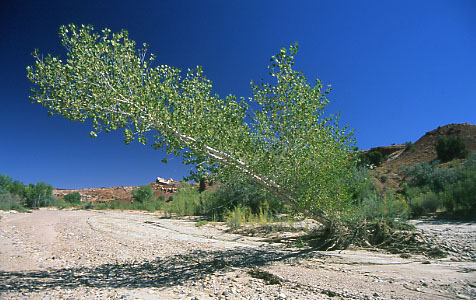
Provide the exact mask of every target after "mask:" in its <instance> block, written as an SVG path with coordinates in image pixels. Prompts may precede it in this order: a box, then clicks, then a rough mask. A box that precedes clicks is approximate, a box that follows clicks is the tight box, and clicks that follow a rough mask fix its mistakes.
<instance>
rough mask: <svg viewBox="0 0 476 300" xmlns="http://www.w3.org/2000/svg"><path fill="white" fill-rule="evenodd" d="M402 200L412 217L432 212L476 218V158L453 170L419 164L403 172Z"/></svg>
mask: <svg viewBox="0 0 476 300" xmlns="http://www.w3.org/2000/svg"><path fill="white" fill-rule="evenodd" d="M406 176H407V178H408V179H409V180H408V183H407V186H406V187H405V191H404V194H405V197H406V199H407V202H408V205H409V206H410V208H411V211H412V215H413V216H414V217H416V216H420V215H423V214H428V213H432V212H436V211H437V210H438V209H442V210H444V211H446V212H450V213H456V212H458V213H459V214H461V215H466V216H476V196H475V195H476V154H474V153H473V155H472V156H470V157H469V159H468V160H467V161H466V162H464V163H462V164H457V165H456V166H455V167H454V168H451V169H449V168H445V167H440V166H438V165H437V164H435V163H433V164H429V163H420V164H417V165H415V166H414V167H413V168H408V169H407V170H406Z"/></svg>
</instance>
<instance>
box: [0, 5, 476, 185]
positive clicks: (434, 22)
mask: <svg viewBox="0 0 476 300" xmlns="http://www.w3.org/2000/svg"><path fill="white" fill-rule="evenodd" d="M69 23H75V24H77V25H79V24H92V25H94V26H95V28H96V29H98V30H100V29H103V28H104V27H108V28H110V29H111V30H112V31H119V30H120V29H123V28H124V29H127V30H128V31H129V35H130V37H131V38H132V39H134V40H135V41H136V42H137V43H138V44H139V45H140V44H142V43H143V42H147V43H149V44H150V51H151V52H153V53H154V54H156V55H157V56H158V59H157V63H159V64H168V65H173V66H176V67H179V68H182V69H186V68H189V67H194V66H196V65H201V66H203V68H204V71H205V74H206V75H207V77H208V78H209V79H211V80H212V81H213V83H214V91H215V92H216V93H218V94H220V95H222V96H225V95H227V94H229V93H232V94H235V95H237V96H244V97H248V96H250V95H251V90H250V86H249V82H250V81H251V80H260V79H261V78H265V79H267V69H266V66H267V64H268V61H269V58H270V57H271V56H272V55H274V54H276V53H277V51H278V50H279V49H280V47H281V46H288V45H290V44H292V43H294V42H295V41H298V43H299V46H300V51H299V53H298V55H297V57H296V65H295V67H296V69H299V70H302V71H304V74H305V75H306V76H307V78H308V79H309V80H312V81H314V79H315V78H320V79H322V80H323V81H324V83H326V84H332V86H333V91H332V93H331V94H330V95H329V99H330V101H331V104H330V105H329V106H328V110H327V111H328V112H330V113H336V112H339V111H340V112H341V113H342V117H341V124H342V125H344V124H348V125H350V127H351V128H355V137H356V139H357V146H358V147H359V148H362V149H367V148H370V147H374V146H380V145H390V144H392V143H396V144H398V143H404V142H406V141H416V140H417V139H418V138H419V137H421V136H422V135H423V134H425V132H427V131H429V130H432V129H434V128H436V127H437V126H439V125H446V124H448V123H462V122H468V123H472V124H475V123H476V1H474V0H467V1H464V0H461V1H460V0H447V1H437V0H428V1H423V0H420V1H414V0H410V1H402V0H399V1H381V0H374V1H370V0H365V1H351V0H348V1H335V0H332V1H331V0H328V1H317V0H314V1H277V0H273V1H257V0H240V1H221V0H215V1H152V0H150V1H110V0H107V1H106V0H101V1H97V0H93V1H90V0H83V1H79V0H78V1H64V0H62V1H56V0H54V1H26V0H24V1H22V0H2V1H0V51H1V53H0V68H1V69H0V103H1V106H0V134H1V142H0V173H3V174H8V175H10V176H11V177H13V178H14V179H18V180H21V181H23V182H24V183H36V182H38V181H46V182H48V183H50V184H52V185H53V186H55V187H60V188H84V187H101V186H122V185H141V184H146V183H149V182H152V181H153V180H154V179H155V178H156V177H157V176H161V177H167V178H169V177H172V178H174V179H181V178H182V176H183V175H187V174H188V170H189V167H188V166H183V165H181V159H180V158H174V159H172V160H170V163H169V164H163V163H161V162H160V161H161V159H162V158H163V157H164V154H163V153H162V152H160V151H155V150H153V149H152V148H151V147H150V146H143V145H141V144H139V143H137V142H135V143H133V144H131V145H130V146H126V145H124V143H123V140H122V134H120V133H112V134H102V135H100V136H99V138H97V139H92V138H90V137H89V135H88V132H89V131H90V130H91V128H90V127H88V126H86V125H85V124H80V123H72V122H69V121H67V120H65V119H63V118H61V117H57V116H56V117H47V115H46V109H45V108H44V107H42V106H40V105H38V104H32V103H30V102H29V100H28V95H29V88H30V87H31V85H30V83H29V82H28V80H27V79H26V71H25V68H26V66H27V65H31V64H33V58H32V57H31V56H30V53H31V52H32V51H33V49H34V48H38V49H40V52H41V53H44V54H47V53H52V54H53V55H55V56H56V55H64V54H65V53H64V50H63V48H62V47H61V44H60V40H59V38H58V35H57V33H58V29H59V26H60V25H63V24H69Z"/></svg>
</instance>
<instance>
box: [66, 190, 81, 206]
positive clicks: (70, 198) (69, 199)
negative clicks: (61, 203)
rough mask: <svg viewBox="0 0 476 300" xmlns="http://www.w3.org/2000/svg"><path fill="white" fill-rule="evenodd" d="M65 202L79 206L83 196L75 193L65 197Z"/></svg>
mask: <svg viewBox="0 0 476 300" xmlns="http://www.w3.org/2000/svg"><path fill="white" fill-rule="evenodd" d="M64 200H65V201H66V202H69V203H71V204H79V203H80V202H81V194H80V193H78V192H74V193H71V194H68V195H66V196H64Z"/></svg>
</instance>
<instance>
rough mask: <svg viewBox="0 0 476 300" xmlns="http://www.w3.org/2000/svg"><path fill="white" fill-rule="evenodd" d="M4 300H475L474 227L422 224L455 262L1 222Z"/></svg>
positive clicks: (121, 227) (68, 223) (93, 217)
mask: <svg viewBox="0 0 476 300" xmlns="http://www.w3.org/2000/svg"><path fill="white" fill-rule="evenodd" d="M0 216H1V217H2V218H1V219H0V299H71V300H72V299H476V224H475V223H454V222H434V221H433V222H432V221H426V222H425V221H414V223H415V224H416V225H417V227H418V228H419V230H422V232H423V234H424V236H425V237H426V238H431V239H435V240H438V241H439V243H440V244H442V245H443V248H444V249H446V250H447V251H449V253H450V255H449V256H448V257H447V258H443V259H431V258H428V257H424V256H418V255H412V256H410V257H409V258H402V257H400V256H399V255H393V254H388V253H384V252H383V251H364V250H346V251H331V252H319V251H312V250H310V249H306V248H286V247H284V246H283V245H280V244H274V245H273V244H271V245H270V244H267V243H264V242H263V241H261V240H260V238H257V237H244V236H240V235H236V234H229V233H225V232H224V231H223V230H220V228H219V226H213V225H210V224H208V225H204V226H201V227H196V226H195V222H194V221H193V220H177V219H168V218H164V217H163V216H161V215H158V214H152V213H143V212H119V211H80V210H48V209H42V210H36V211H33V212H32V213H15V212H0Z"/></svg>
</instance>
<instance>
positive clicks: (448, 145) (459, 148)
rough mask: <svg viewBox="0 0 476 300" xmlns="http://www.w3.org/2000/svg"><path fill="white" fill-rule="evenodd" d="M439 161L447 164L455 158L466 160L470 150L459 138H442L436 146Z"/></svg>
mask: <svg viewBox="0 0 476 300" xmlns="http://www.w3.org/2000/svg"><path fill="white" fill-rule="evenodd" d="M435 148H436V154H437V156H438V159H439V160H440V161H442V162H447V161H450V160H453V159H455V158H466V157H467V156H468V150H466V145H465V143H464V141H463V140H462V139H461V137H459V136H450V137H441V138H440V139H439V140H438V142H436V145H435Z"/></svg>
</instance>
